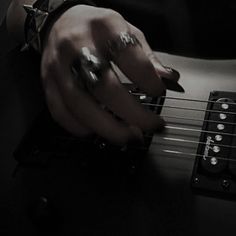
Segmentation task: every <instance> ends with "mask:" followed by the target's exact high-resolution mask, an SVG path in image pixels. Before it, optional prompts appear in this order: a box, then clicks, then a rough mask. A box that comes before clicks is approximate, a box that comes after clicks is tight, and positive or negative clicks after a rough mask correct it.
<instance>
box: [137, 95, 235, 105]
mask: <svg viewBox="0 0 236 236" xmlns="http://www.w3.org/2000/svg"><path fill="white" fill-rule="evenodd" d="M132 94H133V95H137V96H147V95H146V94H144V93H133V92H132ZM159 98H164V99H169V100H179V101H187V102H199V103H213V104H214V103H217V104H225V103H227V104H228V105H236V103H235V102H226V101H224V102H223V101H212V100H201V99H191V98H180V97H169V96H160V97H159Z"/></svg>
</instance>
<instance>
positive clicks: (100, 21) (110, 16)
mask: <svg viewBox="0 0 236 236" xmlns="http://www.w3.org/2000/svg"><path fill="white" fill-rule="evenodd" d="M122 20H124V18H123V17H122V15H121V14H120V13H118V12H117V11H114V10H112V9H103V11H102V13H101V14H99V15H98V16H97V17H95V18H93V19H92V20H91V25H94V27H95V26H103V27H110V26H113V25H114V22H117V21H122Z"/></svg>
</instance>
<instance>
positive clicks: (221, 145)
mask: <svg viewBox="0 0 236 236" xmlns="http://www.w3.org/2000/svg"><path fill="white" fill-rule="evenodd" d="M162 139H163V140H167V141H173V142H184V143H194V144H203V145H205V144H207V143H206V142H198V141H193V140H188V139H181V138H169V137H163V138H162ZM153 143H154V144H158V142H156V141H153ZM170 145H171V144H170ZM212 145H213V146H218V147H225V148H236V146H233V145H232V146H231V145H225V144H218V143H212Z"/></svg>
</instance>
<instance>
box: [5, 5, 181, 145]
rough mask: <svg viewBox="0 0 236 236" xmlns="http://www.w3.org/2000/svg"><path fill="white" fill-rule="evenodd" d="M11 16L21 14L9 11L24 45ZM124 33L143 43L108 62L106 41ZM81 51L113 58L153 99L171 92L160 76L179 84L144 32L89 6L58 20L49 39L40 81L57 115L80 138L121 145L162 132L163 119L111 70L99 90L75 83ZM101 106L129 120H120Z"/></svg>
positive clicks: (12, 26)
mask: <svg viewBox="0 0 236 236" xmlns="http://www.w3.org/2000/svg"><path fill="white" fill-rule="evenodd" d="M13 8H14V7H13ZM14 9H17V7H16V8H14ZM11 12H16V10H13V9H11V10H10V11H9V14H8V19H9V20H8V22H9V28H10V30H9V31H10V32H14V35H18V39H19V41H21V40H22V39H21V38H22V37H21V36H20V34H21V33H20V30H19V28H17V27H19V23H18V24H15V23H14V21H12V19H11ZM21 14H22V15H21V18H25V16H24V15H23V12H21ZM15 28H17V29H15ZM121 32H128V33H130V34H134V35H135V36H136V37H137V38H138V40H139V42H140V45H138V44H137V45H135V46H128V47H127V48H126V49H125V50H122V51H120V52H117V53H116V55H115V56H113V57H112V58H108V57H107V55H109V50H108V47H107V42H108V40H114V39H116V38H117V37H118V36H119V34H120V33H121ZM82 47H88V48H89V49H90V50H91V51H92V52H93V54H94V55H96V56H97V57H98V58H102V59H104V60H107V61H108V60H110V59H111V60H112V62H113V63H114V64H116V65H117V66H118V68H119V69H120V70H121V71H122V72H123V73H124V74H125V75H126V76H127V77H128V78H129V79H130V80H131V81H132V82H133V83H135V84H136V85H138V87H139V88H140V89H141V90H142V91H144V92H146V93H147V94H149V95H155V96H156V95H160V94H162V92H163V91H164V90H165V89H166V87H165V85H164V84H163V82H162V80H161V76H164V77H166V78H167V79H169V80H172V81H174V82H177V81H178V78H177V77H176V75H175V74H174V73H172V72H171V71H170V70H166V69H165V68H164V67H163V66H162V65H161V63H160V62H159V61H158V59H157V58H156V57H155V56H154V54H153V52H152V50H151V48H150V47H149V45H148V43H147V42H146V40H145V37H144V35H143V33H142V32H141V31H140V30H139V29H137V28H136V27H134V26H133V25H131V24H129V23H128V22H127V21H126V20H125V19H124V18H123V17H122V16H121V15H120V14H119V13H117V12H115V11H113V10H111V9H104V8H98V7H92V6H86V5H78V6H74V7H72V8H70V9H68V10H67V11H66V12H64V13H63V14H62V15H61V16H60V17H59V18H58V19H57V20H56V21H55V22H54V24H53V25H52V26H51V28H50V30H48V33H47V35H46V37H45V39H44V48H43V52H42V61H41V77H42V82H43V87H44V91H45V96H46V101H47V104H48V107H49V110H50V112H51V114H52V117H53V118H54V119H55V120H56V121H57V122H58V123H59V124H60V125H61V126H63V127H64V128H65V129H67V130H68V131H70V132H71V133H73V134H75V135H77V136H81V137H84V136H87V135H90V134H92V133H96V134H98V135H100V136H101V137H103V138H105V139H107V140H109V141H110V142H112V143H115V144H118V145H124V144H126V143H128V142H133V141H137V142H142V140H143V135H142V132H143V131H157V130H160V129H161V128H162V127H163V126H164V121H163V120H162V119H161V118H160V117H159V116H157V115H155V114H153V113H151V112H149V111H147V110H145V109H144V108H143V106H142V105H141V104H139V103H138V102H137V101H135V100H134V98H133V97H132V96H131V95H130V94H129V93H128V91H127V90H126V89H125V88H124V87H123V86H122V84H121V82H120V80H119V78H118V76H117V74H116V73H114V70H113V69H112V68H111V67H110V66H108V67H107V68H106V70H105V71H104V72H103V73H102V75H101V76H100V78H99V83H97V85H96V86H95V87H94V88H91V89H89V90H87V89H84V87H83V86H81V85H80V83H78V79H79V80H80V78H76V79H75V76H74V74H73V73H72V70H71V68H72V65H73V63H74V61H75V60H76V59H78V55H79V53H80V50H81V48H82ZM101 104H104V105H105V106H106V107H107V108H109V110H111V111H112V112H113V113H115V114H116V115H118V116H119V117H120V118H122V120H123V121H124V122H123V121H122V122H121V121H118V120H117V119H115V118H114V116H113V115H111V113H109V112H107V111H106V110H104V109H103V108H102V106H101Z"/></svg>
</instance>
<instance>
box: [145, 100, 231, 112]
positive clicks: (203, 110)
mask: <svg viewBox="0 0 236 236" xmlns="http://www.w3.org/2000/svg"><path fill="white" fill-rule="evenodd" d="M141 104H142V105H144V106H150V107H163V108H171V109H179V110H188V111H201V112H211V113H224V114H228V115H236V113H235V112H227V111H219V110H207V109H200V108H190V107H178V106H169V105H159V104H152V103H141Z"/></svg>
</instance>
